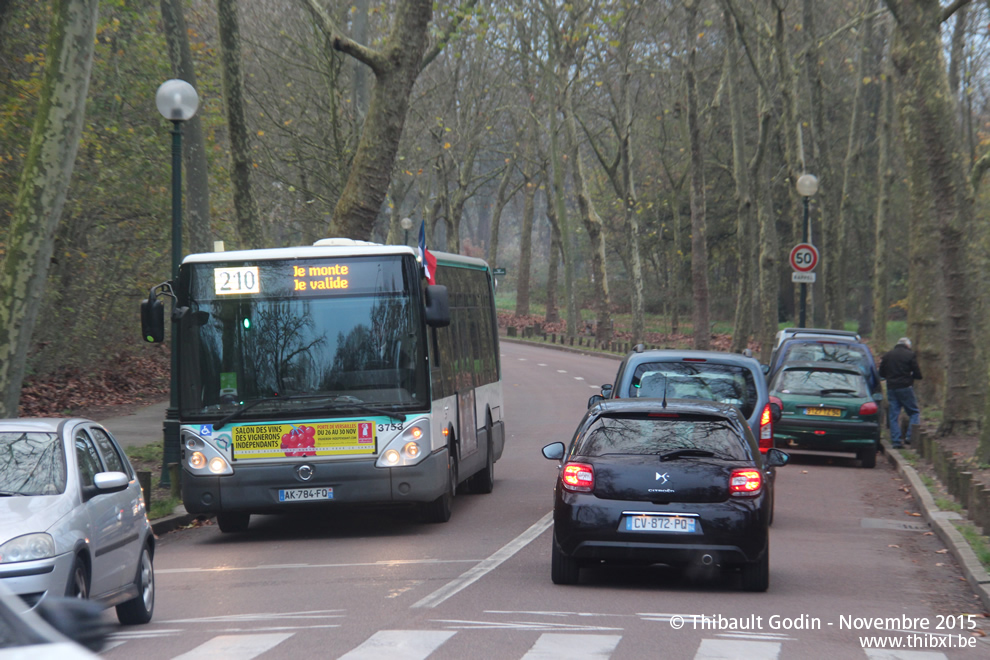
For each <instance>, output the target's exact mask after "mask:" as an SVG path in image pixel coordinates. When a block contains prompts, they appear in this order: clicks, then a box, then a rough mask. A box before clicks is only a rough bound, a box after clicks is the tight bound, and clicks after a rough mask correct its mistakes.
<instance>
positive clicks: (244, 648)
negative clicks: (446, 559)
mask: <svg viewBox="0 0 990 660" xmlns="http://www.w3.org/2000/svg"><path fill="white" fill-rule="evenodd" d="M437 622H438V623H447V624H448V626H449V625H450V624H455V625H456V624H462V623H470V624H474V623H481V622H459V621H456V620H438V621H437ZM476 629H480V628H474V627H469V628H464V630H476ZM506 629H510V630H532V628H524V627H523V628H513V627H511V625H510V626H509V627H508V628H506ZM605 630H609V629H605ZM611 630H618V631H620V632H621V630H622V629H611ZM148 632H149V633H165V634H169V633H171V634H188V631H183V630H178V631H174V630H160V631H148ZM458 632H459V631H458V630H450V629H448V630H379V631H378V632H376V633H375V634H373V635H372V636H371V637H369V638H368V639H366V640H365V641H364V642H363V643H361V644H360V645H359V646H357V647H355V648H353V649H351V650H350V651H348V652H346V653H345V654H344V655H342V656H340V660H380V659H382V658H386V659H387V660H426V659H427V658H429V657H430V656H431V655H432V654H433V653H435V652H436V651H437V650H438V649H439V648H440V647H441V646H443V645H444V644H445V643H447V642H448V641H449V640H450V639H451V638H452V637H454V636H455V635H457V634H458ZM295 634H296V633H294V632H278V633H275V632H272V633H263V634H261V633H258V634H233V635H232V634H224V635H217V636H214V637H212V638H211V639H209V640H207V641H206V642H204V643H202V644H200V645H199V646H197V647H195V648H193V649H190V650H189V651H187V652H185V653H183V654H182V655H179V656H176V657H175V660H216V658H237V659H238V660H251V659H252V658H256V657H258V656H261V655H263V654H265V653H267V652H268V651H270V650H272V649H274V648H275V647H277V646H278V645H279V644H281V643H282V642H284V641H286V640H287V639H289V638H290V637H293V636H294V635H295ZM463 634H468V633H466V632H465V633H463ZM156 636H158V637H161V636H164V635H163V634H158V635H156V634H147V635H130V634H121V633H118V634H116V635H114V636H113V637H112V639H111V642H110V643H109V644H108V645H107V646H106V647H104V649H103V653H104V654H106V653H107V652H109V651H110V650H111V649H118V648H120V647H122V646H123V647H125V648H124V649H123V651H124V652H126V651H127V649H126V645H127V642H128V641H132V640H140V639H146V638H151V637H156ZM622 637H623V636H622V635H621V634H587V633H579V632H576V631H574V630H569V629H566V628H565V629H562V630H557V631H555V632H545V633H542V634H541V635H540V636H539V637H538V638H537V639H536V641H535V642H534V643H533V645H532V646H531V647H530V648H529V649H528V650H527V651H526V652H525V653H524V654H523V655H521V656H520V660H547V659H550V658H562V657H564V658H568V660H607V658H609V657H611V655H612V653H614V652H615V650H616V649H617V648H618V646H619V643H620V642H621V641H622ZM718 637H719V638H717V639H716V638H704V639H702V640H700V642H699V644H698V647H697V650H696V651H695V654H694V656H693V658H694V660H734V659H736V658H747V659H748V660H779V658H781V654H782V653H784V657H788V655H787V653H786V652H785V647H784V645H783V641H786V640H778V639H772V638H771V636H770V635H765V636H763V637H762V638H761V637H758V636H757V635H756V634H751V635H750V636H748V637H747V636H744V635H732V636H731V637H730V636H729V635H719V636H718ZM787 639H790V640H793V639H796V638H793V637H791V638H787ZM853 648H854V647H850V648H849V651H850V652H849V653H842V656H843V657H850V658H851V657H860V658H862V659H863V660H946V656H945V654H943V653H939V652H937V651H911V650H904V649H869V648H867V649H856V652H854V651H853ZM859 651H861V652H862V653H863V655H862V656H860V655H858V652H859ZM111 655H113V654H111ZM322 655H324V656H326V657H330V656H327V655H326V654H325V653H323V654H322ZM791 655H792V656H793V657H795V658H797V657H801V656H800V655H793V654H791Z"/></svg>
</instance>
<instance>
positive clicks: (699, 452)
mask: <svg viewBox="0 0 990 660" xmlns="http://www.w3.org/2000/svg"><path fill="white" fill-rule="evenodd" d="M714 455H715V452H713V451H708V450H707V449H694V448H692V449H675V450H673V451H668V452H667V453H665V454H660V460H661V461H669V460H671V459H674V458H680V457H682V456H701V457H704V458H711V457H712V456H714Z"/></svg>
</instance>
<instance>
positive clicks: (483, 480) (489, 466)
mask: <svg viewBox="0 0 990 660" xmlns="http://www.w3.org/2000/svg"><path fill="white" fill-rule="evenodd" d="M469 484H470V486H471V492H472V493H480V494H482V495H487V494H488V493H490V492H492V490H494V489H495V449H494V448H493V447H492V424H491V420H489V422H488V459H487V460H486V461H485V468H484V469H483V470H482V471H481V472H478V473H477V474H475V475H474V476H472V477H471V479H470V480H469Z"/></svg>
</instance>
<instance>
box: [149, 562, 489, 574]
mask: <svg viewBox="0 0 990 660" xmlns="http://www.w3.org/2000/svg"><path fill="white" fill-rule="evenodd" d="M476 561H478V560H477V559H392V560H383V561H372V562H358V563H353V564H263V565H261V566H217V567H216V568H156V569H155V575H156V576H157V575H166V574H168V573H223V572H225V571H270V570H272V569H273V568H279V569H286V568H358V567H361V566H378V567H381V566H405V565H407V564H408V565H413V564H473V563H474V562H476Z"/></svg>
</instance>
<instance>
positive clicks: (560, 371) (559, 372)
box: [557, 369, 567, 374]
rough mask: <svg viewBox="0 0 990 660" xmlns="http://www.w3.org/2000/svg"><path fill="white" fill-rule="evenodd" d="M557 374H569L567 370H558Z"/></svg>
mask: <svg viewBox="0 0 990 660" xmlns="http://www.w3.org/2000/svg"><path fill="white" fill-rule="evenodd" d="M557 373H558V374H566V373H567V369H557Z"/></svg>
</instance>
